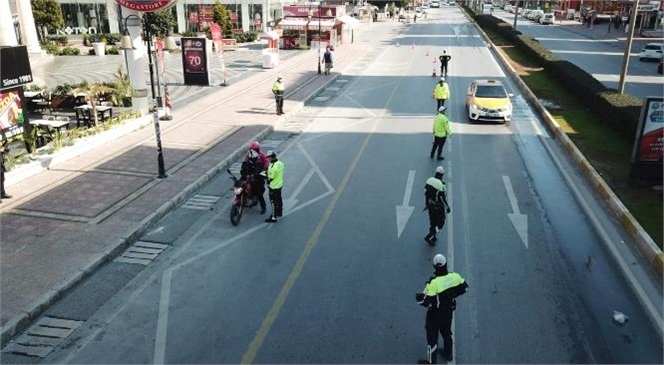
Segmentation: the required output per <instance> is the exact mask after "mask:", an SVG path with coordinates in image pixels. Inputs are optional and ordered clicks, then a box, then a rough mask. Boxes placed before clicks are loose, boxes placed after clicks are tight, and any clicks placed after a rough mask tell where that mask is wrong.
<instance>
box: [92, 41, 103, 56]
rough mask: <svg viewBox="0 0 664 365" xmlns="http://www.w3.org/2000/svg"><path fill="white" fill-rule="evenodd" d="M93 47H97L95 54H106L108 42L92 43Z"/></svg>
mask: <svg viewBox="0 0 664 365" xmlns="http://www.w3.org/2000/svg"><path fill="white" fill-rule="evenodd" d="M92 47H93V48H94V49H95V56H106V43H102V42H98V43H92Z"/></svg>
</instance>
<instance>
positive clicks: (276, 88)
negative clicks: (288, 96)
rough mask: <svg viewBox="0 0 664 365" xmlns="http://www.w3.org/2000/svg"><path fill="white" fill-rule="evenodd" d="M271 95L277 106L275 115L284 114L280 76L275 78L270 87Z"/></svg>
mask: <svg viewBox="0 0 664 365" xmlns="http://www.w3.org/2000/svg"><path fill="white" fill-rule="evenodd" d="M272 93H273V94H274V100H275V102H276V104H277V115H282V114H284V83H283V78H282V77H281V76H279V77H277V81H275V82H274V85H272Z"/></svg>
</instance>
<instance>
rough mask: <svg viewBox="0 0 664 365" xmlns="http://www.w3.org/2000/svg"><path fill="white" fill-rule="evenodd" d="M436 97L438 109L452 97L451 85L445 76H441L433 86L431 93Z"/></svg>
mask: <svg viewBox="0 0 664 365" xmlns="http://www.w3.org/2000/svg"><path fill="white" fill-rule="evenodd" d="M431 96H432V97H433V98H434V99H436V110H438V109H440V107H441V106H444V105H445V100H447V99H449V98H450V86H449V85H448V84H447V83H446V82H445V78H444V77H441V78H440V80H438V82H437V83H436V86H435V87H434V88H433V93H432V95H431Z"/></svg>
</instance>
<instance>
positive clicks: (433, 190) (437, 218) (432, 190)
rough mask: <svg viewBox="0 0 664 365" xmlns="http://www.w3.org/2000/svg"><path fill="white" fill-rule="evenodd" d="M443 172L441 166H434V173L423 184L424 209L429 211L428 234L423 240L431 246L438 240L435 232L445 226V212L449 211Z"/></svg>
mask: <svg viewBox="0 0 664 365" xmlns="http://www.w3.org/2000/svg"><path fill="white" fill-rule="evenodd" d="M444 174H445V169H444V168H443V166H438V167H436V173H435V174H434V176H432V177H430V178H428V179H427V182H426V184H425V185H424V199H425V204H426V207H425V208H424V209H425V210H428V211H429V234H427V235H426V236H425V237H424V240H425V241H426V242H427V243H428V244H429V245H431V246H435V245H436V241H438V238H437V237H436V234H437V233H438V231H439V230H441V229H443V226H445V219H446V218H447V217H446V213H449V212H451V210H450V206H449V205H448V204H447V193H446V186H445V182H444V181H443V175H444Z"/></svg>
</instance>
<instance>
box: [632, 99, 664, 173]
mask: <svg viewBox="0 0 664 365" xmlns="http://www.w3.org/2000/svg"><path fill="white" fill-rule="evenodd" d="M663 144H664V98H661V97H648V98H646V100H645V102H644V103H643V107H642V108H641V118H640V119H639V126H638V128H637V130H636V138H635V141H634V148H633V152H632V175H635V174H636V175H637V177H640V178H647V179H653V178H659V179H661V177H662V160H663V157H664V149H663ZM653 172H654V173H653Z"/></svg>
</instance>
